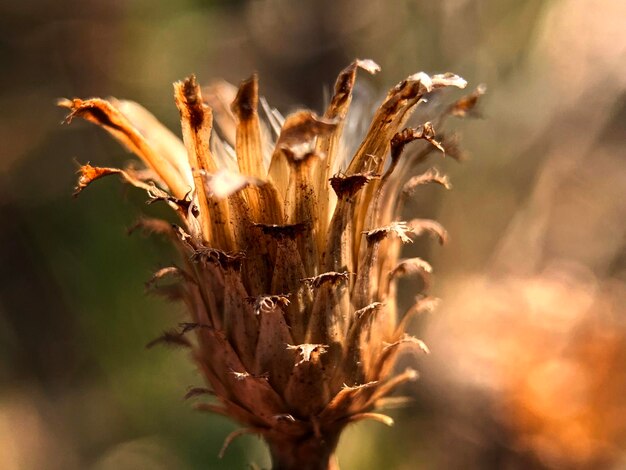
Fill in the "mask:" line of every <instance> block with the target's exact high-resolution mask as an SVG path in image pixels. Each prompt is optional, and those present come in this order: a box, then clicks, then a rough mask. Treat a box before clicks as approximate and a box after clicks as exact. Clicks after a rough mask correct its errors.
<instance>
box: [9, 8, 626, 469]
mask: <svg viewBox="0 0 626 470" xmlns="http://www.w3.org/2000/svg"><path fill="white" fill-rule="evenodd" d="M625 24H626V3H625V2H623V1H620V0H553V1H548V0H438V1H422V0H370V1H359V0H318V1H302V2H292V1H289V0H268V1H260V0H259V1H243V0H241V1H235V0H232V1H209V0H205V1H202V0H177V1H172V0H169V1H165V0H158V1H154V0H153V1H147V0H143V1H142V0H109V1H96V0H65V1H63V2H58V1H52V0H31V1H26V2H2V3H0V63H1V64H2V66H1V69H0V70H1V74H0V84H1V87H0V442H1V443H2V444H1V445H0V468H2V469H8V470H13V469H16V470H17V469H19V470H31V469H32V470H38V469H52V470H55V469H70V470H71V469H97V470H109V469H144V468H146V469H148V468H149V469H151V470H158V469H173V468H176V469H184V470H193V469H207V468H211V469H213V468H215V469H231V468H233V469H237V468H248V467H247V465H248V464H249V463H251V462H255V463H256V464H257V465H259V466H260V467H264V466H265V467H267V466H268V457H267V455H266V451H265V449H264V447H263V445H262V444H261V443H260V441H259V440H258V439H256V438H254V437H243V438H242V439H240V440H238V441H236V442H235V443H234V444H233V445H232V447H231V448H230V449H229V450H228V451H227V452H226V455H225V457H224V458H223V459H222V460H218V459H217V453H218V451H219V449H220V447H221V445H222V440H223V438H224V437H225V436H226V435H227V434H228V433H229V432H230V431H232V430H233V429H235V425H234V424H233V423H231V422H229V421H227V420H225V419H224V418H221V417H218V416H213V415H207V414H202V413H199V412H196V411H193V410H192V408H191V404H190V403H188V402H185V401H184V400H183V399H182V397H183V395H184V393H185V390H186V388H187V386H189V385H200V384H201V380H200V377H199V376H198V375H197V374H196V373H195V372H194V370H193V368H192V366H191V364H190V363H189V362H188V361H187V359H186V357H185V355H186V353H185V352H182V351H176V350H174V351H172V350H163V349H153V350H146V349H145V347H144V346H145V344H146V343H148V342H149V341H150V340H151V339H153V338H155V337H156V336H158V334H159V333H160V332H161V331H162V330H163V329H165V328H168V327H170V326H172V325H175V324H176V323H177V322H178V321H179V320H180V314H181V307H179V306H177V305H170V304H166V303H165V302H164V301H162V300H161V299H159V298H154V297H152V296H149V295H146V294H145V292H144V282H145V281H147V280H148V279H149V277H150V275H151V273H152V272H153V271H154V270H155V269H157V268H159V267H162V266H166V265H168V264H170V263H171V262H172V261H173V260H174V254H173V253H172V252H171V251H170V250H169V249H168V247H167V245H166V244H165V243H164V242H163V241H161V240H159V239H158V238H156V239H153V238H148V239H146V238H143V237H141V236H132V237H127V236H126V229H127V228H128V227H130V226H132V224H133V222H134V221H135V220H136V219H137V218H138V216H139V215H140V214H142V213H143V214H146V213H148V214H159V213H160V211H161V210H162V209H161V208H159V207H156V206H150V207H147V206H145V205H144V199H145V198H144V196H143V194H140V193H139V192H138V191H132V190H128V189H127V188H123V187H122V186H121V185H120V184H119V183H118V181H116V179H115V178H112V179H110V180H108V179H105V180H103V181H102V182H99V184H98V185H96V186H95V187H93V188H91V189H90V190H89V191H86V192H85V194H83V195H81V197H80V198H78V199H76V200H73V199H72V198H71V193H72V188H73V186H74V183H75V177H76V176H75V170H76V169H77V163H76V162H77V161H78V162H83V163H84V162H87V161H90V162H91V163H93V164H97V165H99V166H118V165H120V163H123V162H125V161H127V160H128V159H129V158H130V157H129V155H128V154H127V153H125V152H124V150H123V149H121V148H120V147H119V146H118V145H117V144H116V143H115V142H112V140H111V139H110V138H109V137H108V136H107V135H105V134H104V133H103V132H102V131H101V130H99V129H96V128H95V127H94V126H91V125H87V124H85V123H76V124H75V125H73V126H71V127H67V126H62V125H60V123H61V121H62V119H63V117H64V114H65V112H64V111H63V110H60V109H58V108H56V107H55V100H56V99H57V98H58V97H74V96H77V97H89V96H104V97H106V96H116V97H119V98H127V99H132V100H135V101H138V102H140V103H142V104H143V105H144V106H146V107H147V108H148V109H150V110H151V111H152V112H153V113H154V114H155V115H156V116H157V117H158V118H159V119H161V120H162V121H163V122H165V123H166V124H167V125H168V126H169V127H170V128H171V129H173V130H177V129H178V122H177V117H178V112H177V110H176V108H175V106H174V103H173V99H172V87H171V84H172V82H173V81H175V80H178V79H181V78H183V77H185V76H187V75H189V74H190V73H195V74H197V76H198V78H199V80H200V81H201V82H202V83H209V82H210V81H211V80H214V79H217V78H224V79H226V80H229V81H231V82H233V83H238V82H239V81H240V80H242V79H245V78H247V77H248V76H249V75H250V74H251V73H252V72H253V71H258V72H259V75H260V78H261V91H262V93H263V94H264V95H265V96H266V97H267V98H268V101H269V102H270V103H271V104H272V105H274V106H276V107H278V108H279V109H280V110H281V111H283V112H284V113H286V112H288V111H290V110H293V109H294V107H295V106H309V107H313V109H316V110H317V111H318V112H320V111H322V105H323V102H324V101H323V99H324V90H325V89H326V90H327V89H330V87H332V84H333V82H334V79H335V77H336V75H337V73H338V71H339V70H340V69H342V68H343V67H344V66H345V65H347V64H348V63H349V62H350V61H351V60H352V59H354V58H355V57H359V58H371V59H374V60H375V61H376V62H378V63H379V64H380V65H381V66H382V72H381V73H380V74H378V75H377V76H375V77H373V78H371V77H366V78H362V79H360V89H359V90H358V92H357V94H360V95H363V96H365V97H367V98H371V99H373V100H374V101H376V100H378V99H380V98H381V97H382V96H383V93H384V92H385V91H386V89H388V88H389V87H391V86H393V85H394V84H395V83H397V82H398V81H399V80H401V79H403V78H404V77H406V76H407V75H409V74H411V73H414V72H417V71H420V70H424V71H426V72H429V73H434V72H445V71H452V72H455V73H458V74H460V75H461V76H463V77H464V78H466V79H467V80H468V81H469V82H470V86H476V85H478V84H479V83H485V84H487V85H488V93H487V95H485V97H484V101H483V103H482V106H481V114H482V117H481V118H480V119H476V120H471V121H465V122H463V123H460V124H459V125H458V127H459V129H460V132H461V133H462V134H463V143H464V144H463V148H464V149H465V150H466V151H467V153H468V155H469V157H470V158H469V159H468V160H467V161H466V162H464V163H462V164H458V163H457V162H455V161H453V160H451V159H446V160H441V159H439V160H438V161H436V162H434V163H436V165H437V166H438V167H439V168H441V169H443V170H444V171H445V172H447V173H448V174H449V175H450V177H451V179H452V183H453V185H454V190H453V191H451V192H445V194H444V192H443V191H442V190H441V189H436V188H424V189H423V190H420V192H419V195H418V197H416V198H415V199H414V202H413V204H412V205H411V206H410V207H408V209H407V217H436V218H437V219H438V220H439V221H441V222H442V223H443V225H444V226H445V227H446V228H447V229H448V231H449V232H450V234H451V240H450V243H449V244H448V245H447V246H445V247H443V248H441V247H439V246H436V245H435V244H434V243H433V242H432V241H428V240H424V241H420V242H418V243H415V244H414V245H412V246H411V247H410V250H409V251H408V252H410V253H411V254H418V255H420V256H423V257H425V258H426V259H428V260H430V261H431V262H432V264H433V265H434V268H435V277H434V279H435V284H434V287H433V294H434V295H436V296H438V297H441V298H442V299H443V302H442V304H441V307H440V308H439V309H438V310H437V311H436V312H435V313H432V314H428V315H425V316H423V317H420V318H419V320H418V321H416V322H415V325H414V328H415V333H416V334H417V335H418V336H419V337H422V338H424V339H425V340H426V341H427V343H428V344H429V346H430V348H431V350H432V354H431V355H430V356H429V357H427V358H420V359H418V360H417V366H418V368H419V369H420V372H421V379H420V380H419V381H418V382H417V383H416V384H414V385H412V386H411V387H409V388H407V389H406V390H404V392H405V393H406V394H409V395H412V396H413V397H415V400H414V402H413V404H412V405H410V406H409V407H408V408H405V409H399V410H394V411H392V412H391V413H392V416H393V417H394V419H395V420H396V426H395V427H394V428H392V429H380V425H379V424H377V423H373V424H369V423H365V424H359V425H358V426H354V427H353V428H351V429H350V430H349V431H348V432H347V433H345V434H344V436H343V437H342V441H341V443H340V452H339V458H340V462H341V464H342V468H345V469H353V468H359V469H365V470H367V469H381V468H397V469H407V470H408V469H623V468H626V452H625V451H624V449H626V284H625V283H626V250H625V246H626V224H625V223H624V222H625V221H626V152H625V151H624V144H625V143H626V142H625V137H626V32H625V31H626V30H625V29H624V25H625ZM363 75H365V74H363ZM456 124H457V123H455V125H456ZM429 164H433V161H431V162H429ZM404 287H405V289H404V292H403V295H404V297H403V299H402V300H403V302H404V303H405V304H406V305H407V306H408V305H409V302H410V299H412V298H413V296H414V295H415V292H414V291H412V290H411V289H412V286H411V285H410V284H407V285H405V286H404Z"/></svg>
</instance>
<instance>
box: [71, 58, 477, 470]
mask: <svg viewBox="0 0 626 470" xmlns="http://www.w3.org/2000/svg"><path fill="white" fill-rule="evenodd" d="M359 69H363V70H365V71H367V72H369V73H375V72H377V71H378V70H379V67H378V65H376V64H375V63H374V62H372V61H371V60H356V61H354V62H353V63H351V64H350V65H349V66H348V67H346V68H345V69H344V70H343V71H342V72H341V73H340V75H339V77H338V79H337V82H336V84H335V88H334V94H333V96H332V99H331V100H330V103H329V105H328V107H327V109H326V111H325V113H324V115H323V116H317V115H316V114H315V113H313V112H311V111H308V110H301V111H297V112H295V113H293V114H291V115H289V116H287V117H286V118H285V117H283V116H282V115H281V114H280V113H279V112H278V111H277V110H275V109H271V108H270V107H269V106H268V105H267V103H266V102H265V100H264V99H262V98H261V99H260V100H259V97H258V79H257V77H256V76H253V77H252V78H250V79H249V80H246V81H244V82H243V83H242V84H241V85H240V87H239V88H238V89H237V88H235V87H234V86H232V85H229V84H227V83H224V82H220V83H217V84H214V85H213V86H211V87H209V88H206V89H204V90H202V89H201V88H200V86H199V85H198V84H197V83H196V79H195V77H193V76H192V77H190V78H188V79H186V80H184V81H181V82H177V83H175V84H174V91H175V93H174V96H175V101H176V106H177V107H178V109H179V111H180V116H181V123H182V136H183V139H182V141H181V140H180V139H179V138H178V137H176V136H175V135H174V134H173V133H171V132H170V131H169V130H167V129H166V128H165V127H164V126H163V125H161V124H160V123H158V122H157V120H156V119H155V118H154V117H153V116H152V115H151V114H150V113H149V112H148V111H146V110H145V109H144V108H142V107H141V106H139V105H138V104H136V103H133V102H129V101H118V100H113V99H110V100H102V99H86V100H81V99H73V100H61V101H60V102H59V104H60V105H61V106H63V107H67V108H69V109H70V110H71V112H70V114H69V115H68V117H67V121H68V122H69V121H71V120H72V118H74V117H82V118H84V119H86V120H88V121H91V122H94V123H96V124H98V125H99V126H101V127H103V128H104V129H105V130H106V131H108V132H109V133H110V134H111V135H112V136H113V137H115V138H116V139H117V140H118V141H120V142H121V143H122V144H124V145H125V146H126V147H127V148H128V149H129V150H130V151H132V152H133V153H134V154H136V155H137V156H138V157H139V158H140V159H141V161H143V163H144V164H145V168H141V169H137V168H135V167H132V168H128V169H126V170H122V169H117V168H102V167H94V166H91V165H89V164H87V165H84V166H82V167H81V168H80V171H79V172H80V177H79V181H78V186H77V188H76V194H78V193H79V192H81V191H82V190H83V189H84V188H85V187H86V186H88V185H89V184H90V183H91V182H93V181H94V180H96V179H99V178H101V177H105V176H107V175H118V176H119V177H121V178H122V180H124V181H125V182H127V183H130V184H131V185H134V186H136V187H138V188H141V189H143V190H145V191H146V192H147V194H148V197H149V201H148V202H154V201H163V202H164V203H166V204H168V205H169V206H171V207H172V208H173V209H174V211H175V212H176V213H177V215H178V220H177V223H176V224H172V223H169V222H166V221H164V220H158V219H149V218H143V219H141V220H140V222H139V225H140V226H142V227H143V228H145V229H147V230H148V231H153V232H161V233H165V234H167V235H169V236H170V237H171V239H172V241H173V243H174V244H175V245H176V247H177V248H178V250H179V251H180V254H181V264H180V265H179V266H172V267H168V268H164V269H161V270H159V271H158V272H157V273H156V275H155V276H154V279H153V280H152V281H151V282H150V283H149V284H151V285H153V286H156V287H157V288H160V289H161V290H165V291H166V292H167V294H168V295H169V296H170V297H171V298H175V299H177V300H182V301H183V302H184V303H185V304H186V307H187V311H188V315H189V319H188V321H187V322H185V323H181V325H180V328H178V329H176V330H172V331H168V332H166V333H165V334H164V335H163V336H162V337H161V338H158V339H157V340H155V342H154V343H158V342H164V343H171V344H176V345H181V346H185V347H188V348H190V349H191V354H192V357H193V359H194V361H195V362H196V364H197V366H198V368H199V369H200V371H201V373H202V374H203V376H204V378H205V379H206V384H205V386H203V387H196V388H192V389H190V390H189V393H188V396H190V397H191V396H193V397H196V399H198V398H199V395H209V396H211V397H213V398H210V399H209V401H207V402H206V403H201V402H199V403H197V407H198V408H199V409H203V410H209V411H212V412H216V413H220V414H223V415H226V416H229V417H231V418H233V419H235V420H236V421H238V422H239V423H241V424H242V425H244V426H245V427H244V428H242V429H241V430H239V431H237V432H236V433H234V434H233V435H231V436H230V437H229V438H228V439H227V441H230V440H232V438H234V437H236V436H237V435H240V434H242V433H248V432H251V433H256V434H260V435H262V436H263V437H264V438H265V439H266V441H267V442H268V444H269V446H270V451H271V454H272V457H273V461H274V465H275V468H312V469H313V468H327V465H326V463H324V464H319V463H315V461H319V460H320V459H321V460H323V461H325V462H328V461H329V459H331V458H332V457H331V455H332V452H333V449H334V447H335V446H336V443H337V439H338V436H339V434H340V432H341V430H342V429H343V428H344V427H345V426H346V425H347V424H348V423H351V422H355V421H358V420H362V419H374V420H378V421H381V422H383V423H385V424H391V423H392V421H391V418H389V417H387V416H385V415H383V414H380V413H377V412H376V410H377V409H378V408H379V407H381V406H384V405H385V404H389V403H391V402H392V400H393V398H390V397H389V395H390V394H391V392H393V391H394V389H396V388H397V387H398V386H399V385H401V384H403V383H405V382H407V381H411V380H414V379H415V378H416V377H417V373H416V371H414V370H412V369H407V370H405V371H403V372H400V373H397V372H395V370H394V364H395V362H396V360H397V358H398V356H399V355H400V354H401V353H402V352H403V351H418V352H421V353H427V352H428V348H427V347H426V345H425V344H424V343H423V342H422V341H420V340H418V339H416V338H414V337H412V336H410V335H408V334H407V333H406V331H405V330H406V329H407V325H408V323H409V321H410V319H411V318H412V317H414V316H415V314H417V313H419V312H423V311H425V310H430V309H432V308H433V307H434V306H435V304H436V299H434V298H431V297H429V296H428V295H427V294H426V293H424V292H422V293H420V295H418V296H417V298H416V304H415V305H414V306H413V307H412V308H411V309H410V310H409V311H408V312H406V313H405V314H404V315H399V314H398V312H397V311H396V310H397V307H396V290H397V282H398V279H400V278H401V277H403V276H419V277H421V278H422V279H423V280H425V281H428V278H429V274H430V273H431V271H432V270H431V267H430V265H429V264H428V263H427V262H426V261H425V260H423V259H420V258H409V259H401V258H400V254H401V253H400V252H401V246H402V244H403V243H406V242H411V241H412V240H413V238H414V237H416V236H419V235H420V234H432V235H433V236H435V237H436V238H438V239H439V240H440V242H441V243H443V242H444V241H445V240H446V238H447V235H446V232H445V230H444V229H443V227H442V226H441V225H440V224H438V223H437V222H435V221H433V220H426V219H414V220H408V221H402V220H400V216H401V214H402V209H403V206H404V204H405V203H406V201H407V200H408V199H409V198H410V197H411V196H412V195H413V194H414V193H415V191H416V188H417V187H418V186H420V185H423V184H427V183H438V184H440V185H442V186H444V187H446V188H448V187H449V182H448V179H447V177H445V176H443V175H441V174H440V173H439V172H438V171H437V170H436V169H429V170H427V171H426V172H424V173H422V174H417V175H416V172H417V168H418V166H419V165H420V164H421V163H423V162H424V161H425V160H426V158H427V157H428V156H429V155H431V154H432V153H443V154H449V155H452V156H453V157H455V156H456V155H457V154H458V150H457V146H456V140H455V138H454V136H451V137H448V136H444V135H441V134H438V135H436V134H435V129H438V128H440V127H441V126H442V125H443V123H444V121H445V120H446V118H447V117H448V116H461V117H462V116H465V115H466V114H469V113H471V112H472V110H473V108H474V105H475V104H476V102H477V100H478V98H479V96H480V95H481V94H482V93H483V92H484V90H483V89H482V88H480V87H479V88H478V89H477V90H476V91H474V92H473V93H471V94H470V95H467V96H465V97H463V98H461V99H460V100H458V101H456V102H454V103H452V104H451V105H449V106H447V107H443V108H441V109H440V110H439V112H438V114H437V115H436V116H434V118H433V119H432V122H425V123H423V124H421V125H419V126H417V127H414V128H411V127H405V126H406V123H407V120H408V118H409V117H410V115H411V114H412V112H413V111H414V109H415V108H416V107H418V105H420V103H422V102H425V101H426V99H427V98H429V99H430V98H431V97H433V95H434V94H435V93H437V92H438V91H439V90H440V89H443V88H445V87H450V86H453V87H458V88H464V87H465V85H466V82H465V80H463V79H462V78H460V77H458V76H456V75H453V74H442V75H434V76H429V75H427V74H425V73H423V72H421V73H417V74H415V75H411V76H410V77H408V78H407V79H405V80H403V81H402V82H400V83H399V84H398V85H396V86H395V87H393V88H392V89H391V90H390V91H389V92H388V94H387V96H386V97H385V98H384V101H383V103H382V104H381V105H380V107H379V108H378V109H377V110H376V112H375V114H374V117H373V119H372V121H371V124H370V126H369V130H368V131H367V134H366V135H365V138H364V139H363V140H362V141H361V144H360V146H359V147H358V149H357V150H356V152H355V153H354V154H353V155H349V154H348V152H349V151H348V148H349V145H348V144H349V142H348V140H349V139H350V136H349V135H348V134H349V133H350V132H351V131H350V129H353V128H354V126H351V127H350V122H349V119H347V115H348V109H349V107H350V103H351V100H352V92H353V87H354V83H355V78H356V74H357V71H358V70H359ZM203 91H204V96H203V93H202V92H203ZM259 102H260V104H261V109H262V111H261V112H259ZM214 113H215V119H214ZM351 115H352V113H351ZM214 121H215V128H214ZM413 141H421V142H422V143H421V144H418V143H416V144H413V145H411V146H410V148H407V150H406V151H405V146H406V145H407V144H409V143H411V142H413ZM167 279H169V280H167ZM418 285H420V286H423V285H425V286H427V285H428V282H420V283H419V284H418ZM307 462H308V463H307Z"/></svg>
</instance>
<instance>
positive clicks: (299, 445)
mask: <svg viewBox="0 0 626 470" xmlns="http://www.w3.org/2000/svg"><path fill="white" fill-rule="evenodd" d="M338 440H339V435H338V434H337V435H332V436H324V437H322V438H319V437H314V436H311V437H308V438H305V439H300V440H297V439H294V438H292V437H290V436H285V437H284V438H280V437H277V438H273V439H268V444H269V447H270V454H271V456H272V470H339V464H338V463H337V458H336V457H335V448H336V447H337V442H338Z"/></svg>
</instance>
